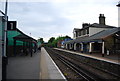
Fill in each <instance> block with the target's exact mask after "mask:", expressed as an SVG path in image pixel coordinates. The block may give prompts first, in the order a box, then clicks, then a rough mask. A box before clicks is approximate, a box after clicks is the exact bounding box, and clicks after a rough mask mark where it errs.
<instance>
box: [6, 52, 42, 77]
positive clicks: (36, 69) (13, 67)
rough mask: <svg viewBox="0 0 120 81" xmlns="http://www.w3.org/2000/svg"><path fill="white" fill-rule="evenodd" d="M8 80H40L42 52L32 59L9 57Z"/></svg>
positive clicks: (27, 57)
mask: <svg viewBox="0 0 120 81" xmlns="http://www.w3.org/2000/svg"><path fill="white" fill-rule="evenodd" d="M7 79H40V51H38V52H36V53H34V54H33V56H32V57H30V55H28V56H16V57H9V59H8V65H7Z"/></svg>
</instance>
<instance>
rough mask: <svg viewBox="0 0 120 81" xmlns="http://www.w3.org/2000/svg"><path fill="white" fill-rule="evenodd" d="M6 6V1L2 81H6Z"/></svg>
mask: <svg viewBox="0 0 120 81" xmlns="http://www.w3.org/2000/svg"><path fill="white" fill-rule="evenodd" d="M7 6H8V0H6V2H5V14H4V20H5V22H4V23H5V24H4V42H3V45H4V50H3V55H2V81H4V80H6V71H7V63H8V60H7V56H6V45H7V44H6V43H7V42H6V38H7V21H8V17H7Z"/></svg>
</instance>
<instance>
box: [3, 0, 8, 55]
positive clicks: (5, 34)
mask: <svg viewBox="0 0 120 81" xmlns="http://www.w3.org/2000/svg"><path fill="white" fill-rule="evenodd" d="M7 6H8V0H6V3H5V15H4V18H5V26H4V55H3V56H4V57H6V37H7V20H8V19H7Z"/></svg>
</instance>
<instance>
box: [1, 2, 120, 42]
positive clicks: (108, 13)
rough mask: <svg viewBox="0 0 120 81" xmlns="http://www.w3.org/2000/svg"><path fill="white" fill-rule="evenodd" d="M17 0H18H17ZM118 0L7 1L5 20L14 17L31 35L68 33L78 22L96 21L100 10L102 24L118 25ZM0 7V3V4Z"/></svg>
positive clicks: (76, 26)
mask: <svg viewBox="0 0 120 81" xmlns="http://www.w3.org/2000/svg"><path fill="white" fill-rule="evenodd" d="M20 1H21V0H20ZM118 1H119V0H31V2H28V1H27V0H23V2H22V1H21V2H9V5H8V16H9V20H16V21H17V23H18V26H17V27H18V28H19V29H20V30H22V31H23V32H24V33H26V34H27V35H30V33H31V36H32V37H34V38H36V39H37V38H39V37H42V38H44V40H45V41H47V40H48V39H49V38H50V37H58V36H61V35H62V36H65V35H68V36H71V37H73V34H72V32H73V29H74V28H81V27H82V23H91V24H92V23H98V22H99V19H98V17H99V14H100V13H101V14H104V15H105V17H106V24H107V25H111V26H118V8H117V7H116V5H117V3H118ZM0 7H2V9H4V8H3V3H2V5H1V6H0Z"/></svg>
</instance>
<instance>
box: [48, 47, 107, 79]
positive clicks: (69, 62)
mask: <svg viewBox="0 0 120 81" xmlns="http://www.w3.org/2000/svg"><path fill="white" fill-rule="evenodd" d="M47 51H48V52H49V53H50V56H52V55H54V56H55V57H56V58H57V59H59V60H60V61H61V62H62V63H64V64H65V65H66V66H67V67H68V68H70V69H71V70H73V71H74V72H75V73H76V74H77V75H79V78H77V81H107V80H105V79H103V78H101V77H100V76H97V75H95V74H94V73H90V72H88V71H87V70H85V69H83V68H81V67H80V64H77V63H75V61H73V60H72V59H71V58H68V57H66V56H64V55H62V54H60V53H59V52H58V51H55V50H53V49H50V48H47ZM59 68H60V67H59ZM88 68H89V67H88Z"/></svg>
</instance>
